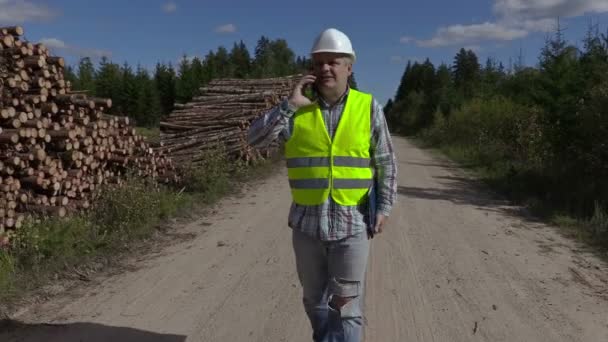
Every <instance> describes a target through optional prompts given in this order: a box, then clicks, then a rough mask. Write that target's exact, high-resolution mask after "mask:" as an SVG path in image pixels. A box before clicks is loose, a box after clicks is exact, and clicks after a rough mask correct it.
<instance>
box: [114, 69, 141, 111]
mask: <svg viewBox="0 0 608 342" xmlns="http://www.w3.org/2000/svg"><path fill="white" fill-rule="evenodd" d="M121 72H122V77H121V79H122V86H121V91H120V96H119V100H118V104H117V106H118V108H117V112H118V113H121V114H124V115H127V116H129V117H131V118H133V119H135V118H136V111H137V95H138V94H137V83H136V80H135V75H134V74H133V69H132V68H131V66H129V64H127V63H126V62H125V63H124V64H123V66H122V68H121Z"/></svg>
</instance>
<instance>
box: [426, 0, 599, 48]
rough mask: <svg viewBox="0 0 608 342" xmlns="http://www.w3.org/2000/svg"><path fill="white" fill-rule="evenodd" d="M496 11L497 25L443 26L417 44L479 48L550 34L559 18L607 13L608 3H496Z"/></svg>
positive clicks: (573, 0) (522, 0)
mask: <svg viewBox="0 0 608 342" xmlns="http://www.w3.org/2000/svg"><path fill="white" fill-rule="evenodd" d="M493 11H494V14H495V15H496V17H497V20H496V21H494V22H485V23H483V24H472V25H450V26H445V27H440V28H439V29H437V31H436V32H435V34H434V36H433V37H432V38H430V39H423V40H416V44H417V45H419V46H423V47H441V46H450V45H476V46H477V45H479V44H480V43H482V42H485V41H493V42H501V41H503V42H504V41H510V40H514V39H519V38H523V37H526V36H528V35H529V34H530V33H533V32H550V31H553V30H554V29H555V26H556V18H558V17H576V16H580V15H584V14H587V13H604V12H608V0H494V5H493Z"/></svg>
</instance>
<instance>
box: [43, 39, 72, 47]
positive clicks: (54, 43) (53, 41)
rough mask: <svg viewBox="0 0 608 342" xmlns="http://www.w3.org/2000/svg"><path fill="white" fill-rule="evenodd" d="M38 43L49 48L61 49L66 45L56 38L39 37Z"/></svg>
mask: <svg viewBox="0 0 608 342" xmlns="http://www.w3.org/2000/svg"><path fill="white" fill-rule="evenodd" d="M40 43H42V44H43V45H45V46H46V47H48V48H51V49H53V48H58V49H63V48H65V47H66V45H65V43H64V42H63V41H62V40H59V39H57V38H42V39H40Z"/></svg>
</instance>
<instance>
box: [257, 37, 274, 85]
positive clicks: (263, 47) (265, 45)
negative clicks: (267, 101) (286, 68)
mask: <svg viewBox="0 0 608 342" xmlns="http://www.w3.org/2000/svg"><path fill="white" fill-rule="evenodd" d="M271 65H272V53H271V51H270V40H269V39H268V38H266V37H265V36H262V37H260V39H258V42H257V45H256V47H255V54H254V60H253V75H254V77H257V78H259V77H264V76H269V74H270V68H271Z"/></svg>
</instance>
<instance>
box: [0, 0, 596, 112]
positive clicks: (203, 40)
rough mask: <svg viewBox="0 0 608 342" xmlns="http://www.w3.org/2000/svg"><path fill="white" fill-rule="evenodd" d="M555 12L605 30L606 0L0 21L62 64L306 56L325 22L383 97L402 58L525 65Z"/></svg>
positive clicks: (70, 4) (575, 37)
mask: <svg viewBox="0 0 608 342" xmlns="http://www.w3.org/2000/svg"><path fill="white" fill-rule="evenodd" d="M557 18H560V26H561V27H562V28H563V29H564V34H565V38H566V40H567V41H569V42H570V43H573V44H576V45H579V46H581V47H582V44H581V41H582V39H583V38H584V37H585V33H586V31H587V28H588V27H589V23H593V24H597V25H598V27H599V30H600V31H601V32H604V33H606V32H608V0H461V1H455V0H424V1H405V0H404V1H387V0H375V1H370V2H365V3H364V2H361V1H352V0H351V1H339V2H338V1H330V0H323V1H321V0H307V1H293V2H288V1H278V0H263V1H247V0H223V1H201V0H199V1H194V0H190V1H186V0H173V1H166V0H129V1H125V0H122V1H115V0H104V1H92V0H89V1H83V0H53V1H42V0H0V25H20V26H22V27H23V28H24V31H25V38H26V39H27V40H29V41H31V42H43V43H45V44H46V45H47V46H48V47H50V48H51V50H52V52H53V54H54V55H57V56H63V57H65V58H66V60H67V62H68V63H70V64H73V63H75V62H76V61H77V60H78V59H79V58H80V57H81V56H90V57H92V58H93V59H94V61H97V60H98V59H99V58H100V57H101V56H107V57H109V59H110V60H112V61H113V62H116V63H119V64H122V63H124V62H128V63H129V64H130V65H133V66H135V65H137V64H140V65H142V66H143V67H146V68H149V69H150V70H152V69H153V67H154V65H155V64H156V63H157V62H166V63H168V62H171V63H173V64H174V65H175V64H177V63H178V62H179V60H180V58H181V57H182V56H184V55H187V56H201V57H203V56H205V55H206V54H207V53H208V52H209V51H211V50H216V49H217V47H218V46H220V45H223V46H225V47H226V48H228V49H230V48H231V47H232V45H233V43H234V42H239V41H241V40H242V41H243V42H244V43H245V44H246V45H247V47H248V49H249V51H250V53H252V54H253V51H254V48H255V45H256V42H257V40H258V39H259V38H260V37H261V36H262V35H264V36H266V37H268V38H270V39H279V38H282V39H285V40H287V42H288V44H289V46H290V48H291V49H292V50H293V51H294V52H295V53H296V55H299V56H305V55H308V53H309V51H310V48H311V46H312V44H313V42H314V40H315V38H316V36H317V35H318V34H319V33H320V32H321V31H323V30H324V29H326V28H329V27H333V28H337V29H339V30H341V31H343V32H344V33H346V34H347V35H348V36H349V37H350V39H351V42H352V44H353V48H354V49H355V52H356V54H357V62H356V64H355V65H354V71H355V76H356V79H357V83H358V86H359V89H360V90H362V91H365V92H369V93H372V94H373V95H374V96H375V97H376V98H377V99H378V101H380V102H381V103H386V101H387V100H388V99H389V98H392V97H393V96H394V94H395V92H396V89H397V87H398V86H399V81H400V78H401V75H402V74H403V71H404V69H405V66H406V64H407V62H408V60H410V61H412V62H413V61H419V62H423V61H424V60H425V59H426V58H429V59H430V61H431V62H433V63H434V64H435V65H436V66H438V65H439V64H440V63H446V64H450V63H451V62H452V61H453V58H454V55H455V54H456V53H457V52H458V50H459V49H460V48H463V47H464V48H467V49H472V50H473V51H475V52H476V53H477V55H478V57H479V58H480V62H481V63H482V64H483V63H485V60H486V59H487V58H488V57H493V58H495V59H496V60H498V61H502V62H503V64H504V65H505V67H508V66H509V59H511V60H512V61H515V60H516V59H517V58H518V56H519V55H520V54H521V55H522V56H523V61H524V64H525V65H529V66H534V65H536V63H537V61H538V55H539V52H540V49H541V48H542V46H543V44H544V41H545V37H546V36H547V35H548V34H552V32H554V30H555V28H556V23H557Z"/></svg>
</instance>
